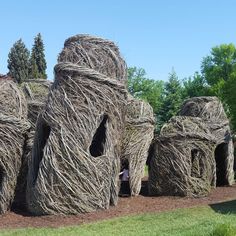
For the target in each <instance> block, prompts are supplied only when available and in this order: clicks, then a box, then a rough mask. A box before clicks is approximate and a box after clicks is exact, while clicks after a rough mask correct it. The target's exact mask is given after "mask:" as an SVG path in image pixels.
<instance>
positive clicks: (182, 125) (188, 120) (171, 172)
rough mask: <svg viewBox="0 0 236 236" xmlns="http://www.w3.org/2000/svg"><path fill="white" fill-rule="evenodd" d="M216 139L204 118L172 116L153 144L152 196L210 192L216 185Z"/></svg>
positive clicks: (194, 194) (191, 194) (201, 194)
mask: <svg viewBox="0 0 236 236" xmlns="http://www.w3.org/2000/svg"><path fill="white" fill-rule="evenodd" d="M215 142H216V141H215V139H214V137H213V136H212V135H211V133H210V130H209V129H208V127H207V125H206V124H205V123H204V122H203V121H202V119H200V118H196V117H184V116H177V117H173V118H171V119H170V121H169V122H168V123H167V124H165V125H164V126H163V127H162V129H161V133H160V136H159V137H156V139H155V141H154V144H153V150H152V157H151V161H150V164H149V186H148V187H149V193H150V195H179V196H193V197H199V196H205V195H207V194H208V193H209V192H210V190H211V187H212V186H215V169H216V166H215V159H214V148H215Z"/></svg>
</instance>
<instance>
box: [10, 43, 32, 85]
mask: <svg viewBox="0 0 236 236" xmlns="http://www.w3.org/2000/svg"><path fill="white" fill-rule="evenodd" d="M29 55H30V53H29V50H28V49H27V48H26V46H25V44H24V42H23V41H22V39H20V40H18V41H17V42H16V43H14V45H13V47H12V48H11V49H10V52H9V54H8V69H9V73H10V76H11V77H13V78H14V79H15V81H16V82H18V83H21V82H22V81H24V80H25V79H27V78H28V76H29Z"/></svg>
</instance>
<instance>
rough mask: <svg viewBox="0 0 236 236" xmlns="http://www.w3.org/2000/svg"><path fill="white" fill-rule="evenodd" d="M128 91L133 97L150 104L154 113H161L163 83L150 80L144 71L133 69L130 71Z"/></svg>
mask: <svg viewBox="0 0 236 236" xmlns="http://www.w3.org/2000/svg"><path fill="white" fill-rule="evenodd" d="M128 90H129V92H130V94H131V95H132V96H134V97H136V98H140V99H143V100H145V101H147V102H149V104H150V105H151V106H152V108H153V111H154V113H158V112H159V110H160V106H161V96H162V94H163V90H164V83H163V81H159V80H152V79H148V78H146V72H145V70H144V69H142V68H137V67H131V68H129V69H128Z"/></svg>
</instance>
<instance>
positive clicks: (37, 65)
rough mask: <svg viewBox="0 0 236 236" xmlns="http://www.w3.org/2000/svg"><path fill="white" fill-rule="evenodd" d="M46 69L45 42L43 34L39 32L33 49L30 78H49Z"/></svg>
mask: <svg viewBox="0 0 236 236" xmlns="http://www.w3.org/2000/svg"><path fill="white" fill-rule="evenodd" d="M46 69H47V63H46V60H45V54H44V44H43V40H42V36H41V34H40V33H39V34H38V35H37V36H36V37H35V38H34V44H33V47H32V51H31V57H30V78H32V79H37V78H40V79H46V78H47V75H46Z"/></svg>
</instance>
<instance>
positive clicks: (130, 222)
mask: <svg viewBox="0 0 236 236" xmlns="http://www.w3.org/2000/svg"><path fill="white" fill-rule="evenodd" d="M0 235H2V236H8V235H17V236H21V235H22V236H23V235H24V236H25V235H27V236H28V235H29V236H31V235H32V236H38V235H42V236H47V235H48V236H54V235H69V236H70V235H71V236H72V235H79V236H83V235H101V236H106V235H109V236H112V235H126V236H130V235H151V236H152V235H155V236H157V235H160V236H167V235H170V236H177V235H178V236H180V235H181V236H184V235H185V236H203V235H204V236H208V235H211V236H213V235H214V236H236V201H229V202H225V203H221V204H215V205H212V206H204V207H195V208H189V209H178V210H175V211H172V212H165V213H156V214H143V215H136V216H130V217H121V218H115V219H111V220H106V221H101V222H98V223H92V224H84V225H80V226H73V227H62V228H57V229H52V228H40V229H34V228H30V229H17V230H2V231H0Z"/></svg>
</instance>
